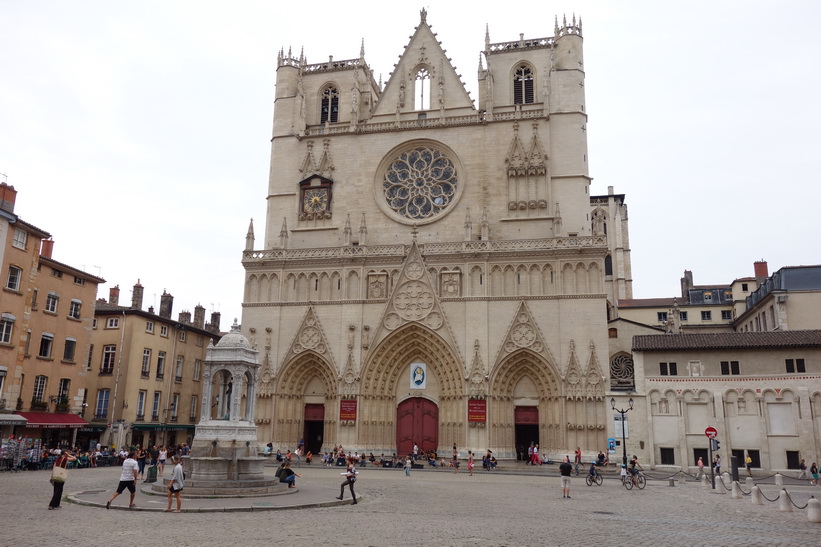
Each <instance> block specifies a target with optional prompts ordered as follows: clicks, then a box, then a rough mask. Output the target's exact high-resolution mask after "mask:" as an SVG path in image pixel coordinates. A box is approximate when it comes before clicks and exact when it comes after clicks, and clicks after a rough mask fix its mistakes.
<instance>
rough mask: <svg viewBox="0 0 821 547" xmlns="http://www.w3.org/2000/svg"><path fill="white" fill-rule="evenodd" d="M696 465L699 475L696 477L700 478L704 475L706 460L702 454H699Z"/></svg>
mask: <svg viewBox="0 0 821 547" xmlns="http://www.w3.org/2000/svg"><path fill="white" fill-rule="evenodd" d="M696 465H698V477H696V480H700V479H701V477H703V476H704V460H702V459H701V456H699V458H698V462H697V463H696Z"/></svg>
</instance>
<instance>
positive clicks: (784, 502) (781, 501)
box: [778, 489, 792, 513]
mask: <svg viewBox="0 0 821 547" xmlns="http://www.w3.org/2000/svg"><path fill="white" fill-rule="evenodd" d="M778 510H779V511H784V512H785V513H792V503H790V498H789V495H788V494H787V491H786V490H784V489H782V490H781V493H780V494H779V498H778Z"/></svg>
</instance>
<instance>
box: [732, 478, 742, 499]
mask: <svg viewBox="0 0 821 547" xmlns="http://www.w3.org/2000/svg"><path fill="white" fill-rule="evenodd" d="M732 498H733V499H734V500H738V499H741V486H739V484H738V481H733V492H732Z"/></svg>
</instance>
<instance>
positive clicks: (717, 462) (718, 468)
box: [713, 454, 721, 475]
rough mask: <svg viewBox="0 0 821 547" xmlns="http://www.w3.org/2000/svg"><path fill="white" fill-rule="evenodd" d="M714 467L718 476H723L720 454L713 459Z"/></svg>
mask: <svg viewBox="0 0 821 547" xmlns="http://www.w3.org/2000/svg"><path fill="white" fill-rule="evenodd" d="M713 467H715V468H716V475H721V456H719V455H718V454H716V456H715V458H713Z"/></svg>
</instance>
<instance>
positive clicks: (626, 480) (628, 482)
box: [621, 474, 633, 490]
mask: <svg viewBox="0 0 821 547" xmlns="http://www.w3.org/2000/svg"><path fill="white" fill-rule="evenodd" d="M621 484H622V486H624V487H625V488H626V489H628V490H632V489H633V479H632V477H631V476H630V475H629V474H627V475H622V476H621Z"/></svg>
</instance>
